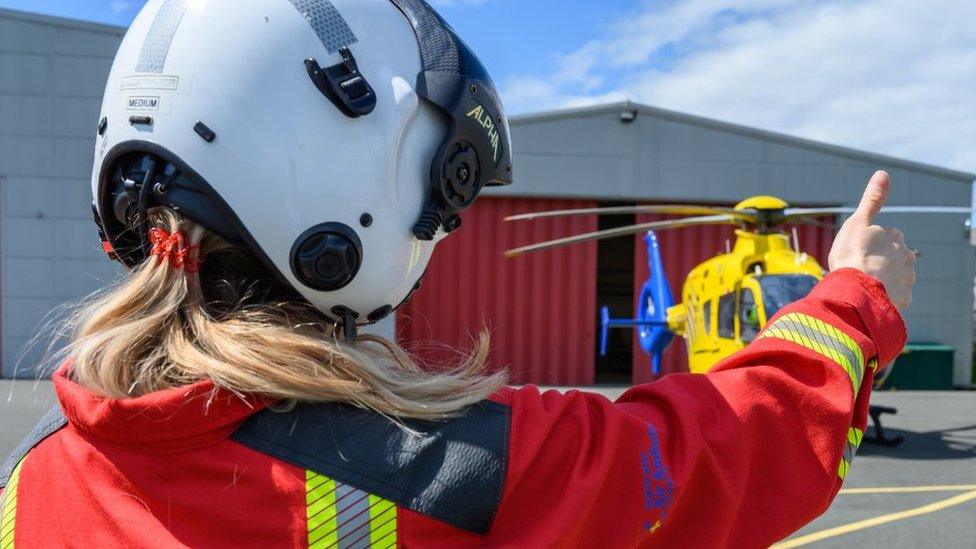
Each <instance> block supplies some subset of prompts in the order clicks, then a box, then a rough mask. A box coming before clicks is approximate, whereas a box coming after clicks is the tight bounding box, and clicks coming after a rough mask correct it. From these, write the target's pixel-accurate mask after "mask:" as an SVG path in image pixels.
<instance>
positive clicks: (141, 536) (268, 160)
mask: <svg viewBox="0 0 976 549" xmlns="http://www.w3.org/2000/svg"><path fill="white" fill-rule="evenodd" d="M418 53H419V55H418ZM103 112H104V118H103V119H102V123H101V124H100V126H99V139H98V145H97V152H96V162H95V166H96V167H95V173H94V176H93V192H94V198H95V214H96V219H97V221H98V222H99V227H100V230H101V234H102V240H103V243H104V245H105V249H106V251H107V252H108V253H109V254H110V255H111V256H112V257H113V258H115V259H118V260H120V261H122V262H123V263H125V264H126V265H127V266H129V267H130V268H131V272H130V273H129V274H128V276H127V277H126V278H125V279H124V280H123V281H121V282H120V283H119V284H118V285H117V286H115V287H113V288H111V289H109V290H107V291H106V292H104V293H103V294H101V295H99V296H97V297H96V298H94V299H93V300H92V301H91V302H90V303H88V304H87V305H85V306H84V307H83V308H82V309H81V310H80V311H79V312H78V313H77V315H76V316H75V317H74V319H73V320H72V321H71V324H70V325H71V327H72V328H73V332H72V333H73V335H72V338H71V341H70V344H69V345H68V347H67V349H66V351H65V358H66V360H65V361H64V363H63V365H62V366H61V367H60V368H59V369H58V371H57V372H56V373H55V374H54V385H55V388H56V391H57V394H58V398H59V401H60V406H59V407H58V408H56V409H55V410H53V411H52V412H51V413H50V414H49V415H48V416H47V417H46V418H45V420H44V421H43V422H42V423H41V424H40V425H39V426H38V428H37V429H36V430H35V432H34V433H33V434H32V435H31V436H30V437H29V438H28V439H27V440H25V441H24V444H22V445H21V447H20V448H19V449H18V450H17V451H15V453H14V455H13V456H12V457H11V459H10V460H8V464H7V466H5V468H4V469H2V470H0V487H3V493H2V496H0V497H2V501H0V547H3V548H6V547H13V546H14V545H16V546H18V547H66V546H68V547H70V546H85V547H110V546H125V547H183V546H189V547H225V546H226V547H306V546H308V547H367V546H372V547H394V546H398V545H399V546H407V547H410V546H430V547H451V546H464V547H467V546H492V547H494V546H507V547H546V546H558V547H592V546H601V547H604V546H605V547H629V546H652V545H661V546H677V545H680V546H684V547H705V546H707V547H717V546H730V547H761V546H767V545H769V544H770V543H772V542H774V541H776V540H779V539H782V538H783V537H785V536H787V535H789V534H790V533H791V532H793V531H795V530H797V529H798V528H800V527H801V526H802V525H804V524H805V523H807V522H808V521H810V520H812V519H813V518H814V517H816V516H817V515H818V514H820V513H821V512H823V511H824V510H825V509H826V508H827V506H828V505H829V503H830V501H831V500H832V498H833V497H834V496H835V495H836V493H837V491H838V490H839V488H840V486H841V483H842V481H843V478H844V477H845V476H846V474H847V471H848V469H849V467H850V464H851V460H852V458H853V452H854V450H856V446H857V444H858V443H859V442H860V437H861V436H862V434H863V429H864V427H865V424H866V414H867V406H868V397H869V395H870V391H871V381H872V379H873V376H874V373H875V370H876V369H877V365H878V364H882V365H883V364H886V363H888V362H890V361H891V360H892V359H893V358H894V357H895V356H896V354H897V353H898V352H899V351H900V350H901V348H902V346H903V344H904V341H905V337H906V335H905V328H904V325H903V323H902V321H901V318H900V316H899V313H898V311H897V309H896V305H897V306H900V307H904V306H907V305H908V303H909V302H910V300H911V287H912V284H913V282H914V267H913V264H914V255H913V254H912V253H911V252H909V251H907V250H906V249H905V246H904V243H903V241H902V239H901V236H900V234H899V233H897V231H894V230H886V229H882V228H880V227H876V226H874V225H873V224H872V219H873V217H874V215H875V214H877V212H878V211H879V210H880V208H881V206H882V205H883V203H884V200H885V197H886V195H887V190H888V185H889V182H888V178H887V175H886V174H883V173H881V172H879V173H878V174H876V175H875V177H874V178H873V179H872V180H871V182H870V183H869V185H868V188H867V191H866V193H865V197H864V200H863V201H862V204H861V207H860V208H859V210H858V213H857V214H855V215H854V216H853V217H852V218H851V219H850V220H849V221H848V222H847V223H846V224H845V226H844V228H843V230H842V231H841V233H840V235H838V239H837V242H836V244H835V246H834V250H833V251H832V253H831V269H832V270H833V271H834V272H833V273H832V274H830V275H828V276H827V277H826V279H825V280H824V281H823V282H822V283H821V284H820V285H819V286H818V287H817V288H816V289H815V290H814V291H813V292H812V294H811V295H810V297H808V298H807V299H805V300H803V301H801V302H799V303H796V304H794V305H793V306H790V307H787V308H786V309H785V310H784V311H783V312H781V313H780V314H779V315H778V317H777V319H774V320H773V322H772V323H771V324H770V326H769V327H768V328H767V331H766V332H764V333H763V334H762V335H761V336H760V338H759V339H758V340H757V341H756V342H755V343H754V344H753V345H751V346H750V347H749V348H747V349H746V350H745V351H744V352H742V353H740V354H738V355H736V356H734V357H732V358H731V359H730V360H728V361H726V362H725V363H723V364H722V365H720V366H719V367H718V368H716V369H715V371H714V372H712V373H710V374H708V375H702V376H691V375H675V376H669V377H668V378H666V379H665V380H663V381H661V382H659V383H654V384H650V385H644V386H639V387H635V388H633V389H632V390H630V391H629V392H627V394H625V395H624V396H623V397H622V398H621V399H620V400H618V401H617V402H616V403H611V402H610V401H608V400H606V399H605V398H602V397H600V396H597V395H591V394H585V393H581V392H570V393H568V394H565V395H563V394H560V393H556V392H549V393H544V394H540V392H539V391H538V390H537V389H536V388H534V387H527V388H523V389H518V390H516V389H511V388H505V387H503V385H504V381H505V378H504V377H503V375H502V374H498V373H494V374H492V373H489V372H488V370H487V369H486V364H485V356H486V349H487V346H488V341H487V338H486V337H482V340H481V341H480V342H479V344H478V346H477V347H476V349H475V350H474V352H473V353H472V354H471V356H470V358H468V359H467V360H466V361H464V362H463V363H462V364H460V365H458V366H456V367H452V368H440V369H434V371H430V370H425V369H421V368H420V367H418V366H417V365H416V364H414V363H413V362H412V361H411V359H410V358H409V357H408V356H407V355H406V354H405V353H404V352H403V351H402V350H401V349H399V348H398V347H397V346H396V345H395V344H393V343H389V342H386V341H384V340H382V339H379V338H375V337H369V336H363V335H357V333H356V332H357V327H359V326H362V325H365V324H368V323H371V322H376V321H379V320H380V319H382V318H383V317H385V316H387V315H389V314H391V313H392V312H393V310H394V309H395V308H396V306H397V305H399V304H401V303H402V302H403V301H405V300H406V299H407V298H408V297H409V294H410V292H411V291H412V290H413V289H414V288H415V287H416V286H417V285H418V283H419V279H420V278H421V276H422V273H423V271H424V269H425V267H426V264H427V262H428V261H429V259H430V255H431V253H432V252H433V247H434V245H435V243H436V241H438V240H439V239H441V238H443V237H444V236H445V235H446V234H447V233H449V232H451V231H453V230H456V229H457V228H458V226H459V224H460V221H459V219H460V218H459V217H458V213H459V212H461V211H462V210H463V209H465V208H466V207H468V206H470V205H471V203H472V202H473V201H474V200H475V198H476V197H477V195H478V192H479V191H480V190H481V188H482V187H483V186H485V185H490V184H506V183H509V182H510V181H511V164H510V151H511V145H510V143H509V141H508V128H507V126H506V124H505V120H504V115H503V112H502V109H501V105H500V103H499V102H498V99H497V94H496V93H495V91H494V88H493V86H492V84H491V81H490V79H489V78H488V76H487V74H486V73H485V71H484V69H483V67H481V65H480V63H478V62H477V59H476V58H474V56H473V54H471V52H470V51H469V50H468V49H467V47H465V46H464V44H463V43H461V42H460V41H459V40H458V39H457V38H456V37H455V36H454V34H453V33H452V32H451V31H450V29H449V28H447V27H446V25H444V24H443V22H442V21H441V20H440V18H439V17H438V16H437V15H436V14H435V13H434V12H433V11H432V10H431V9H430V8H429V6H427V5H426V4H425V3H424V2H422V1H420V0H392V1H391V0H334V1H332V2H328V1H325V0H292V1H291V2H284V1H278V0H275V1H270V0H265V1H258V0H209V1H202V2H201V1H196V2H191V1H183V0H151V1H150V2H149V3H148V4H147V6H146V8H145V9H144V10H143V12H142V13H141V14H140V16H139V17H138V18H137V20H136V21H135V23H134V24H133V26H132V28H131V29H130V31H129V33H128V34H127V35H126V38H125V40H124V41H123V44H122V46H121V48H120V50H119V54H118V56H117V59H116V62H115V65H114V67H113V71H112V74H111V76H110V78H109V84H108V87H107V91H106V99H105V102H104V105H103Z"/></svg>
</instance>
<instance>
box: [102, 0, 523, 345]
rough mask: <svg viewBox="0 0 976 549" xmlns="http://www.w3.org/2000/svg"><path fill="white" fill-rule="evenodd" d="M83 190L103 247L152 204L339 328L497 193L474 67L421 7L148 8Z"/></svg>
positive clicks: (390, 302) (502, 152)
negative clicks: (482, 196)
mask: <svg viewBox="0 0 976 549" xmlns="http://www.w3.org/2000/svg"><path fill="white" fill-rule="evenodd" d="M98 133H99V137H98V142H97V147H96V153H95V169H94V174H93V177H92V191H93V194H94V197H95V201H94V207H95V217H96V220H97V222H98V224H99V228H100V230H101V236H102V240H103V243H104V245H105V248H106V250H107V251H108V252H109V254H110V255H111V256H113V258H115V259H118V260H120V261H123V262H124V263H126V264H128V265H130V266H131V265H134V264H136V263H138V262H139V261H142V260H143V259H144V258H145V257H146V253H147V251H148V246H147V243H146V238H145V234H146V229H147V227H146V225H145V223H146V220H145V218H146V216H145V215H144V214H145V212H146V211H148V209H149V208H152V207H155V206H169V207H172V208H174V209H176V210H177V211H180V212H182V213H183V214H185V215H186V216H187V217H189V218H191V219H194V220H195V221H197V222H199V223H201V224H203V225H204V226H206V227H207V228H209V229H210V230H212V231H214V232H216V233H217V234H220V235H221V236H223V237H224V238H226V239H228V240H230V241H232V242H235V243H238V244H239V245H241V246H245V247H247V248H249V249H250V250H251V251H252V252H253V253H254V254H255V255H256V256H257V257H259V258H260V259H261V260H262V261H263V263H264V264H265V267H266V268H267V270H268V271H270V272H271V273H273V275H275V276H277V277H278V278H279V279H280V280H282V281H285V282H287V283H288V284H289V285H290V286H291V287H292V288H294V289H295V290H297V291H298V292H299V293H300V294H301V295H302V296H303V297H304V298H305V299H307V300H308V301H309V302H311V303H312V304H313V305H314V306H315V307H317V308H318V309H319V310H321V311H323V312H324V313H325V314H326V315H328V316H330V317H331V318H332V319H333V320H336V321H342V322H343V325H344V326H345V328H346V331H347V336H348V335H349V332H350V331H352V332H353V333H355V328H356V326H357V325H363V324H367V323H371V322H376V321H379V320H381V319H382V318H383V317H385V316H387V315H389V314H390V313H391V312H392V311H393V310H394V309H395V308H396V307H398V306H399V305H400V304H402V303H403V302H404V301H405V300H406V299H408V297H409V295H410V293H411V292H412V291H413V290H414V289H415V288H416V286H417V285H418V284H419V281H420V278H421V277H422V276H423V273H424V271H425V269H426V266H427V263H428V261H429V260H430V257H431V254H432V253H433V251H434V246H435V244H436V243H437V242H438V241H439V240H440V239H441V238H443V237H444V235H446V234H447V233H449V232H451V231H453V230H455V229H457V228H458V227H459V226H460V223H461V220H460V217H459V215H458V214H459V213H460V212H461V211H462V210H464V209H466V208H467V207H469V206H470V205H471V204H472V203H473V202H474V200H475V198H477V196H478V194H479V192H480V191H481V190H482V188H483V187H484V186H487V185H505V184H509V183H511V181H512V167H511V145H510V141H509V128H508V124H507V120H506V118H505V114H504V112H503V109H502V105H501V102H500V101H499V99H498V96H497V93H496V91H495V88H494V86H493V84H492V82H491V80H490V78H489V76H488V74H487V72H486V71H485V69H484V67H483V66H482V65H481V63H480V62H479V61H478V60H477V58H475V56H474V55H473V54H472V53H471V51H470V50H469V49H468V48H467V46H465V45H464V43H463V42H461V40H460V39H458V38H457V36H456V35H455V34H454V32H453V31H452V30H451V29H450V28H449V27H448V26H447V25H446V23H445V22H444V21H443V19H441V18H440V16H439V15H437V14H436V12H434V10H433V9H432V8H431V7H430V6H429V5H427V3H426V2H424V1H423V0H331V1H330V0H149V2H148V3H147V4H146V6H145V8H143V10H142V12H141V13H140V14H139V16H138V17H137V18H136V20H135V22H134V23H133V24H132V27H131V28H130V29H129V31H128V33H126V36H125V39H124V40H123V41H122V45H121V47H120V49H119V52H118V54H117V56H116V58H115V63H114V65H113V67H112V72H111V75H110V76H109V80H108V86H107V89H106V91H105V99H104V103H103V105H102V118H101V122H100V123H99V126H98Z"/></svg>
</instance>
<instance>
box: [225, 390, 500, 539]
mask: <svg viewBox="0 0 976 549" xmlns="http://www.w3.org/2000/svg"><path fill="white" fill-rule="evenodd" d="M402 423H403V424H404V425H405V427H406V429H405V428H403V427H401V426H399V425H397V424H396V423H394V422H393V421H391V420H390V419H388V418H386V417H384V416H382V415H380V414H377V413H375V412H370V411H366V410H362V409H360V408H356V407H353V406H349V405H344V404H335V403H331V404H314V405H312V404H307V405H299V406H298V407H297V408H295V409H294V410H291V411H289V412H275V411H272V410H265V411H263V412H260V413H258V414H255V415H254V416H252V417H251V418H250V419H248V421H246V422H245V423H244V424H243V425H242V426H241V427H240V428H239V429H238V430H237V432H235V433H234V435H233V436H232V439H233V440H235V441H237V442H239V443H241V444H243V445H245V446H248V447H250V448H252V449H254V450H257V451H259V452H261V453H264V454H266V455H270V456H272V457H275V458H278V459H281V460H283V461H287V462H289V463H291V464H293V465H296V466H299V467H303V468H305V469H308V470H311V471H313V472H316V473H319V474H321V475H326V476H328V477H331V478H332V479H334V480H336V481H339V482H342V483H344V484H348V485H350V486H354V487H356V488H358V489H360V490H363V491H367V492H370V493H372V494H375V495H377V496H380V497H382V498H384V499H387V500H389V501H392V502H394V503H396V504H397V505H400V506H401V507H405V508H407V509H411V510H413V511H416V512H418V513H421V514H423V515H426V516H429V517H431V518H435V519H438V520H441V521H443V522H446V523H447V524H450V525H452V526H455V527H457V528H460V529H463V530H466V531H469V532H474V533H477V534H486V533H487V532H488V531H489V529H490V528H491V524H492V521H493V520H494V518H495V514H496V512H497V511H498V506H499V504H500V502H501V497H502V488H503V485H504V481H505V473H506V470H507V461H508V444H509V432H510V424H511V411H510V408H509V407H508V406H505V405H502V404H498V403H496V402H490V401H486V402H483V403H480V404H478V405H476V406H472V407H470V408H468V409H467V410H466V411H465V412H464V413H463V415H461V416H460V417H457V418H454V419H451V420H446V421H441V422H433V421H419V420H405V421H403V422H402Z"/></svg>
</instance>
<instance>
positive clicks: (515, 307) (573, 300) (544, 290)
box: [397, 198, 597, 385]
mask: <svg viewBox="0 0 976 549" xmlns="http://www.w3.org/2000/svg"><path fill="white" fill-rule="evenodd" d="M592 207H596V202H594V201H586V200H543V199H526V198H517V199H516V198H481V199H479V200H478V202H477V204H475V206H474V207H473V208H471V209H470V210H468V211H467V212H465V214H464V226H463V227H462V229H461V230H460V231H458V232H457V233H455V234H454V235H451V237H450V238H448V239H447V240H445V241H444V242H443V243H442V244H440V245H439V246H438V249H437V252H436V253H435V254H434V259H433V260H432V261H431V264H430V267H429V269H428V271H427V275H426V276H425V277H424V284H423V287H422V288H421V289H420V290H419V291H418V292H417V293H416V294H415V295H414V297H413V299H411V301H410V303H408V304H407V305H405V306H404V307H403V308H401V310H400V312H399V314H398V317H397V338H398V340H399V341H400V343H401V344H403V345H404V346H405V347H407V349H409V350H410V351H411V353H412V354H414V355H415V356H417V357H418V358H420V359H421V360H424V361H426V362H427V363H428V364H438V363H443V361H445V360H449V359H450V358H452V357H453V358H456V353H452V352H450V351H449V349H447V348H445V344H446V345H447V346H449V347H453V348H455V349H465V348H469V347H470V346H471V342H472V340H473V338H474V337H475V336H476V335H477V333H478V332H480V331H481V330H482V329H483V328H485V327H487V328H489V329H490V330H491V332H492V352H491V362H492V364H493V365H495V366H497V367H504V368H508V369H509V371H510V372H511V374H512V382H513V383H519V384H522V383H537V384H546V385H592V384H593V380H594V373H595V365H594V360H595V345H596V340H595V337H596V333H595V319H596V244H594V243H589V244H584V245H577V246H570V247H567V248H561V249H558V250H553V251H547V252H542V253H537V254H532V255H528V256H523V257H519V258H515V259H505V257H504V256H503V252H504V251H505V250H507V249H511V248H514V247H518V246H522V245H525V244H531V243H534V242H540V241H543V240H549V239H553V238H560V237H564V236H570V235H575V234H581V233H586V232H591V231H595V230H596V229H597V220H596V218H594V217H589V218H580V217H575V218H563V219H553V220H545V221H533V222H517V223H503V222H502V219H503V218H504V217H506V216H509V215H514V214H519V213H527V212H533V211H545V210H558V209H565V208H592Z"/></svg>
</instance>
